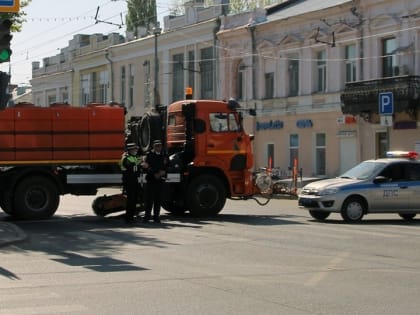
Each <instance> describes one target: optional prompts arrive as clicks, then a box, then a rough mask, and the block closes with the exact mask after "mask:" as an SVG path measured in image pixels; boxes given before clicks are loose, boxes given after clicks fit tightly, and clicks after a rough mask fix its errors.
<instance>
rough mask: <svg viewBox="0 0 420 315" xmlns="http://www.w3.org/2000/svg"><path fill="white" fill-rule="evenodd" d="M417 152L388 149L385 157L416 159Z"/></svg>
mask: <svg viewBox="0 0 420 315" xmlns="http://www.w3.org/2000/svg"><path fill="white" fill-rule="evenodd" d="M418 156H419V154H418V153H417V152H416V151H388V152H387V153H386V157H388V158H409V159H410V160H416V159H417V158H418Z"/></svg>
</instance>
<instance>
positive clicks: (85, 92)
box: [80, 74, 90, 105]
mask: <svg viewBox="0 0 420 315" xmlns="http://www.w3.org/2000/svg"><path fill="white" fill-rule="evenodd" d="M81 81H82V82H81V84H80V85H81V87H82V93H80V94H81V99H80V103H81V104H82V105H86V104H88V103H89V102H90V76H89V75H88V74H84V75H82V77H81Z"/></svg>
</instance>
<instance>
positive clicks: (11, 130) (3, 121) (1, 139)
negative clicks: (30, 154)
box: [0, 108, 16, 161]
mask: <svg viewBox="0 0 420 315" xmlns="http://www.w3.org/2000/svg"><path fill="white" fill-rule="evenodd" d="M14 114H15V113H14V110H13V108H6V109H5V110H3V111H0V160H2V161H14V160H15V158H16V155H15V118H14Z"/></svg>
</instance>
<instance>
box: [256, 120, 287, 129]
mask: <svg viewBox="0 0 420 315" xmlns="http://www.w3.org/2000/svg"><path fill="white" fill-rule="evenodd" d="M256 127H257V131H259V130H267V129H282V128H283V127H284V123H283V122H282V121H281V120H270V121H265V122H259V121H257V126H256Z"/></svg>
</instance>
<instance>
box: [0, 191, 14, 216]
mask: <svg viewBox="0 0 420 315" xmlns="http://www.w3.org/2000/svg"><path fill="white" fill-rule="evenodd" d="M0 195H1V197H0V207H1V208H2V209H3V211H4V212H5V213H7V214H8V215H11V216H13V202H12V192H11V191H10V190H6V191H3V192H1V193H0Z"/></svg>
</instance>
